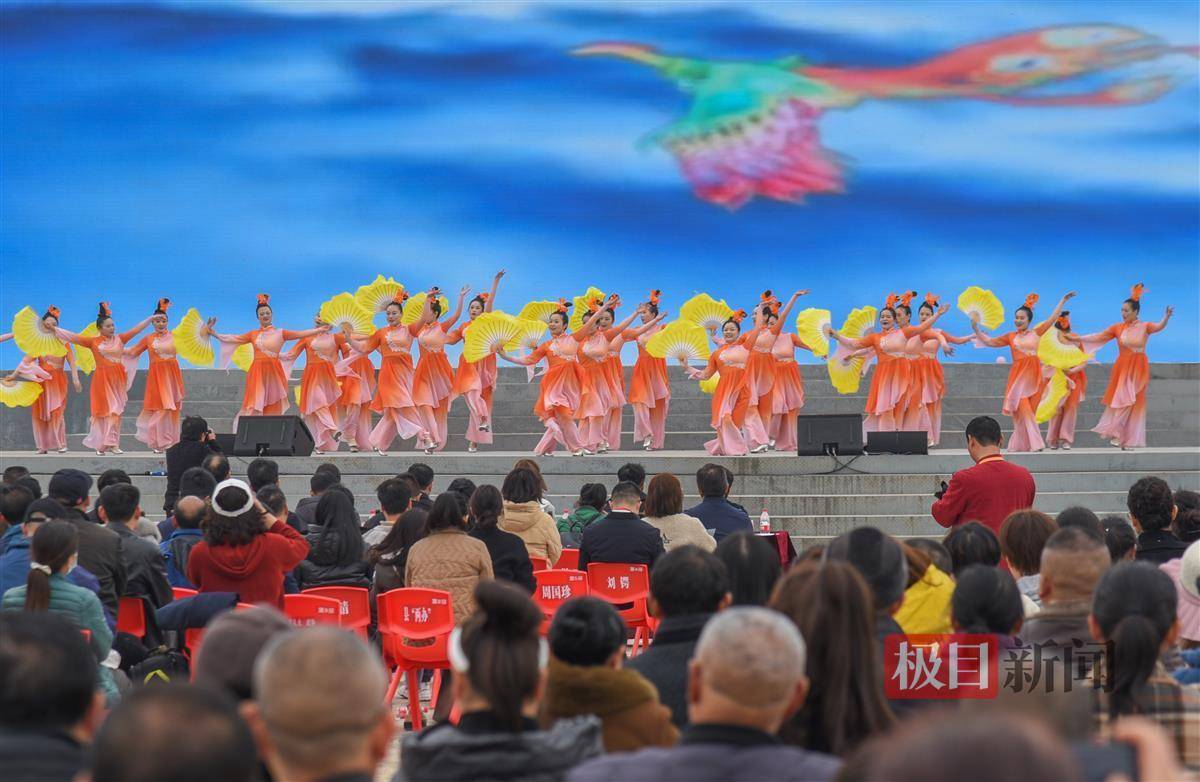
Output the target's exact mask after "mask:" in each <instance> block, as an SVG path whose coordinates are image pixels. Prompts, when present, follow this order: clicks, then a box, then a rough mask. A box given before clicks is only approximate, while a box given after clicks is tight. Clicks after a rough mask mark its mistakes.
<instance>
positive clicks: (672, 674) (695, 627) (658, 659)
mask: <svg viewBox="0 0 1200 782" xmlns="http://www.w3.org/2000/svg"><path fill="white" fill-rule="evenodd" d="M711 617H712V614H687V615H685V616H669V617H667V618H665V619H663V620H662V623H661V624H659V626H658V630H657V631H656V632H655V633H654V643H652V644H650V648H649V649H647V650H646V651H644V652H642V653H641V654H640V655H638V656H637V657H631V658H630V659H628V660H626V661H625V667H626V668H632V669H633V670H635V671H637V672H638V673H640V674H641V675H642V676H644V677H646V679H647V680H648V681H649V682H650V683H651V684H653V685H654V687H655V688H656V689H657V690H658V699H659V701H661V702H662V705H664V706H666V707H667V708H668V709H670V710H671V722H674V723H675V725H676V727H680V728H682V727H683V726H684V725H687V724H688V711H687V679H688V661H689V660H691V659H692V655H693V654H694V653H695V651H696V641H698V640H699V639H700V631H701V630H703V629H704V625H705V623H706V622H708V620H709V619H710V618H711Z"/></svg>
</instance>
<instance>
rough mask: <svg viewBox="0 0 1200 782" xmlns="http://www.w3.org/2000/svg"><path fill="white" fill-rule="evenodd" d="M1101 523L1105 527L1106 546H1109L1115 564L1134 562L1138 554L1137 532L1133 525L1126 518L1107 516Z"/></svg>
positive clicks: (1109, 552)
mask: <svg viewBox="0 0 1200 782" xmlns="http://www.w3.org/2000/svg"><path fill="white" fill-rule="evenodd" d="M1100 523H1101V524H1102V525H1103V527H1104V545H1106V546H1108V554H1109V556H1110V557H1112V561H1113V564H1116V563H1117V562H1121V561H1123V560H1126V559H1129V560H1132V559H1133V558H1134V555H1135V554H1137V531H1136V530H1134V528H1133V525H1132V524H1130V523H1129V521H1128V520H1127V519H1126V518H1125V517H1124V516H1105V517H1104V518H1103V519H1102V520H1101V522H1100Z"/></svg>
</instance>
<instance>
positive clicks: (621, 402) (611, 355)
mask: <svg viewBox="0 0 1200 782" xmlns="http://www.w3.org/2000/svg"><path fill="white" fill-rule="evenodd" d="M624 344H625V340H624V338H623V337H622V336H621V335H620V334H617V335H616V336H614V337H613V338H612V339H611V340H609V343H608V356H606V357H605V359H604V378H605V382H607V383H608V412H607V413H605V415H604V442H606V443H608V447H609V449H610V450H614V451H619V450H620V449H621V416H622V414H623V413H624V410H625V405H626V404H628V402H629V400H628V398H627V397H626V395H625V365H624V364H622V363H621V347H622V345H624Z"/></svg>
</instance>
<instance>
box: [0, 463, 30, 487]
mask: <svg viewBox="0 0 1200 782" xmlns="http://www.w3.org/2000/svg"><path fill="white" fill-rule="evenodd" d="M26 475H29V468H28V467H22V466H21V465H19V464H14V465H12V466H11V467H5V468H4V477H3V478H0V484H3V485H4V486H11V485H13V484H14V483H16V482H17V479H18V478H24V477H25V476H26Z"/></svg>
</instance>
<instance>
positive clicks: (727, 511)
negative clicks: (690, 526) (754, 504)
mask: <svg viewBox="0 0 1200 782" xmlns="http://www.w3.org/2000/svg"><path fill="white" fill-rule="evenodd" d="M684 513H686V514H687V515H689V516H694V517H696V518H698V519H700V523H701V524H703V525H704V528H705V529H706V530H708V531H709V533H711V534H712V536H713V539H714V540H716V541H717V542H718V543H720V542H721V539H722V538H724V537H726V536H727V535H733V534H735V533H737V532H753V531H754V526H753V525H752V524H751V523H750V516H749V514H747V513H746V509H745V508H743V507H742V506H741V505H738V504H736V503H733V502H730V501H729V500H727V499H725V498H723V497H705V498H704V499H703V500H701V501H700V504H699V505H696V506H694V507H691V508H688V509H687V510H685V511H684Z"/></svg>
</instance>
